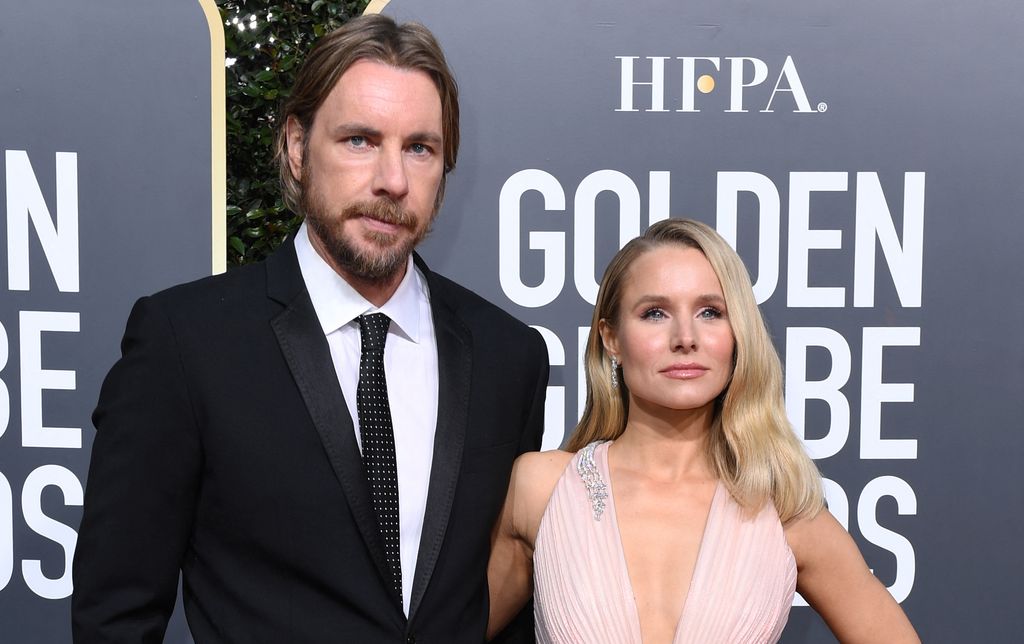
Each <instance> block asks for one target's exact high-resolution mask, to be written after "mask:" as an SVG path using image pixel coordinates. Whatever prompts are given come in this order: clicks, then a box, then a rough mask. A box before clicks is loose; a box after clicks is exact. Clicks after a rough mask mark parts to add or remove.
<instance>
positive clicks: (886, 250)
mask: <svg viewBox="0 0 1024 644" xmlns="http://www.w3.org/2000/svg"><path fill="white" fill-rule="evenodd" d="M902 236H903V245H902V246H900V242H899V239H898V238H897V237H896V224H895V223H893V219H892V213H891V212H890V211H889V205H888V204H887V203H886V201H885V193H883V192H882V185H881V183H880V182H879V180H878V174H877V173H875V172H858V173H857V230H856V248H855V251H854V275H855V276H856V278H855V280H854V285H853V305H854V306H857V307H872V306H874V305H875V238H876V237H877V238H878V243H879V245H880V246H881V247H882V254H883V256H884V257H885V261H886V263H887V264H888V265H889V274H890V275H892V281H893V285H895V287H896V293H897V294H898V295H899V298H900V304H902V305H903V306H905V307H919V306H921V271H922V269H923V267H924V257H923V255H924V173H923V172H907V173H906V174H905V175H904V179H903V235H902Z"/></svg>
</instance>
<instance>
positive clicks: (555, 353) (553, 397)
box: [530, 324, 565, 450]
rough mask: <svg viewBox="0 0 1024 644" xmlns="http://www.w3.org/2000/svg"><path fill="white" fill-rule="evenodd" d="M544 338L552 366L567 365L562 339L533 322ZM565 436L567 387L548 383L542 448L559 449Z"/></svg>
mask: <svg viewBox="0 0 1024 644" xmlns="http://www.w3.org/2000/svg"><path fill="white" fill-rule="evenodd" d="M530 326H532V327H533V328H534V329H537V331H538V332H539V333H540V335H541V337H542V338H544V344H545V346H547V349H548V362H549V363H550V364H551V366H552V367H562V366H565V348H564V347H562V341H561V340H559V339H558V336H557V335H555V334H554V332H552V331H551V330H550V329H546V328H544V327H542V326H538V325H536V324H531V325H530ZM563 438H565V387H564V386H562V385H558V386H555V385H548V388H547V397H546V398H545V400H544V438H543V439H542V440H541V446H540V448H541V449H542V450H549V449H558V448H559V447H560V446H561V444H562V439H563Z"/></svg>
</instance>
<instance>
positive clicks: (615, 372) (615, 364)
mask: <svg viewBox="0 0 1024 644" xmlns="http://www.w3.org/2000/svg"><path fill="white" fill-rule="evenodd" d="M618 388H619V361H618V360H616V359H615V356H612V389H618Z"/></svg>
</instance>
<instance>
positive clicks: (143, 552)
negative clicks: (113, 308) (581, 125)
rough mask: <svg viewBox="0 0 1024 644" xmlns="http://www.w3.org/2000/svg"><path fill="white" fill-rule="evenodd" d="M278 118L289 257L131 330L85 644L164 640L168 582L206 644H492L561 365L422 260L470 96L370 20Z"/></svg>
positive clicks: (105, 458) (328, 43)
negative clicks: (497, 542) (523, 496)
mask: <svg viewBox="0 0 1024 644" xmlns="http://www.w3.org/2000/svg"><path fill="white" fill-rule="evenodd" d="M280 123H281V133H280V136H279V138H278V155H279V161H280V164H281V178H282V184H283V189H284V195H285V199H286V201H287V203H288V204H289V206H290V207H292V208H293V209H296V210H297V211H298V212H301V213H303V214H304V215H305V218H306V219H305V223H304V224H303V225H302V227H301V228H300V229H299V231H298V233H297V235H296V236H295V239H294V241H289V242H287V243H286V244H285V245H284V246H283V247H282V248H281V249H280V250H278V251H277V252H276V253H275V254H274V255H273V256H272V257H270V258H269V259H268V260H267V261H266V262H265V263H264V264H261V265H254V266H247V267H245V268H240V269H238V270H235V271H232V272H231V273H228V274H226V275H222V276H218V277H213V278H209V279H205V280H201V281H199V282H196V283H192V284H186V285H183V286H178V287H175V288H172V289H170V290H168V291H165V292H163V293H159V294H157V295H154V296H152V297H149V298H143V299H142V300H140V301H139V302H138V303H137V304H136V306H135V308H134V310H133V311H132V314H131V316H130V318H129V320H128V324H127V329H126V331H125V337H124V341H123V344H122V353H123V355H122V358H121V359H120V360H119V361H118V363H117V364H116V365H115V366H114V368H113V369H112V370H111V372H110V374H109V375H108V377H107V379H106V381H105V382H104V385H103V389H102V391H101V394H100V400H99V404H98V406H97V408H96V412H95V414H94V417H93V420H94V423H95V424H96V427H97V435H96V441H95V445H94V448H93V460H92V465H91V469H90V473H89V481H88V489H87V492H86V500H85V510H84V516H83V520H82V524H81V531H80V534H79V541H78V548H77V552H76V556H75V564H74V581H75V593H74V597H73V599H72V613H73V630H74V635H75V641H76V642H115V641H117V642H159V641H160V640H161V638H162V636H163V633H164V630H165V627H166V623H167V619H168V616H169V614H170V612H171V610H172V607H173V604H174V600H175V589H176V585H177V581H178V574H179V570H180V572H181V574H182V578H183V581H184V599H185V612H186V616H187V618H188V621H189V626H190V628H191V631H192V634H193V636H194V638H195V639H196V641H197V642H199V643H200V644H207V643H209V642H246V643H249V642H275V643H285V642H287V643H293V642H295V643H298V642H413V641H418V642H446V643H447V642H474V643H477V642H480V641H482V640H483V636H484V631H485V626H486V620H487V598H486V596H487V588H486V567H487V565H486V564H487V556H488V550H489V537H490V531H491V527H492V524H493V522H494V519H495V517H496V516H497V513H498V510H499V507H500V505H501V503H502V500H503V497H504V493H505V490H506V485H507V483H508V477H509V473H510V470H511V465H512V461H513V459H514V458H515V456H516V455H517V454H519V453H521V452H523V451H526V450H532V449H537V448H538V447H539V444H540V435H541V430H542V425H543V408H544V392H545V387H546V384H547V374H548V365H547V359H546V355H545V352H544V346H543V342H542V340H541V339H540V337H539V334H537V333H536V332H534V331H532V330H530V329H528V328H527V327H525V326H524V325H523V324H521V323H519V322H517V321H515V320H514V319H512V318H511V317H510V316H508V315H507V314H505V313H503V312H502V311H501V310H499V309H498V308H496V307H494V306H493V305H491V304H488V303H487V302H485V301H484V300H482V299H481V298H479V297H477V296H476V295H474V294H473V293H470V292H469V291H467V290H465V289H463V288H461V287H459V286H458V285H456V284H454V283H453V282H450V281H448V280H446V279H445V278H443V277H441V276H439V275H437V274H435V273H433V272H431V271H430V269H429V268H427V266H426V265H425V264H424V263H423V262H422V261H421V260H420V258H418V257H415V256H413V253H412V250H413V248H414V247H415V246H416V244H417V243H418V242H419V241H420V240H421V239H422V238H423V237H424V235H426V233H427V232H428V230H429V228H430V224H431V222H432V221H433V218H434V216H435V215H436V213H437V210H438V208H439V206H440V204H441V198H442V195H443V193H444V183H445V178H446V175H447V173H448V172H450V171H451V169H452V168H453V167H454V166H455V159H456V154H457V150H458V97H457V90H456V86H455V82H454V80H453V78H452V76H451V73H450V72H449V70H448V68H447V66H446V63H445V61H444V57H443V54H442V53H441V51H440V49H439V47H438V46H437V43H436V42H435V41H434V39H433V36H432V35H431V34H430V33H429V32H428V31H427V30H426V29H425V28H423V27H422V26H419V25H412V24H407V25H402V26H397V25H396V24H395V23H394V22H393V21H392V20H391V19H390V18H385V17H381V16H367V17H363V18H358V19H355V20H352V21H351V22H350V23H348V24H347V25H346V26H345V27H343V28H341V29H339V30H338V31H336V32H334V33H332V34H330V35H328V36H326V37H325V38H323V39H322V41H321V42H320V43H318V45H317V46H316V47H315V48H314V50H313V51H312V52H311V53H310V55H309V57H308V60H307V61H306V63H305V64H304V66H303V68H302V70H301V71H300V73H299V76H298V79H297V82H296V85H295V88H294V90H293V93H292V96H291V98H290V99H289V101H288V103H287V105H286V106H285V108H284V113H283V118H282V119H281V121H280ZM381 314H383V315H381ZM383 316H386V317H383ZM381 343H383V346H381Z"/></svg>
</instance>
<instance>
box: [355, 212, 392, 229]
mask: <svg viewBox="0 0 1024 644" xmlns="http://www.w3.org/2000/svg"><path fill="white" fill-rule="evenodd" d="M359 220H360V221H362V222H363V225H364V226H366V227H367V228H370V229H371V230H377V231H380V232H384V233H393V232H395V231H397V230H398V229H399V228H401V227H402V225H401V224H400V223H398V222H397V221H394V220H391V221H385V220H383V219H376V218H374V217H373V216H372V215H365V214H360V215H359Z"/></svg>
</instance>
